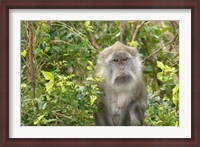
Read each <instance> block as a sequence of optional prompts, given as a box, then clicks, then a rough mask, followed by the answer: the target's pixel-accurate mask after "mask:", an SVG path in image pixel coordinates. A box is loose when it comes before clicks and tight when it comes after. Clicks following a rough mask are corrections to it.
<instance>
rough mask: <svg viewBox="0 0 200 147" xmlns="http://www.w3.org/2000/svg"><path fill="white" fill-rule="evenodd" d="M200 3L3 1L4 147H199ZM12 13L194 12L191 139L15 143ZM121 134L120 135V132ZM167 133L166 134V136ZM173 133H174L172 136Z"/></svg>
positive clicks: (178, 0) (177, 0) (164, 0)
mask: <svg viewBox="0 0 200 147" xmlns="http://www.w3.org/2000/svg"><path fill="white" fill-rule="evenodd" d="M199 7H200V1H199V0H162V1H161V0H124V1H123V0H109V1H108V0H96V1H94V0H65V1H64V0H48V1H47V0H3V1H1V12H0V14H1V19H0V20H1V22H0V28H1V35H0V41H1V44H0V60H1V61H0V64H1V66H0V68H1V69H0V78H1V79H0V86H1V87H0V91H1V93H0V98H1V103H0V105H1V106H0V112H1V118H0V119H1V120H0V126H1V127H0V132H1V133H0V140H1V144H0V146H2V147H18V146H19V147H27V146H29V147H34V146H41V147H45V146H50V147H51V146H52V147H55V146H58V147H62V146H109V147H110V146H134V147H135V146H136V147H200V141H199V138H200V135H199V134H200V106H199V104H200V100H199V96H200V94H199V83H200V81H199V63H200V59H199V50H200V46H199V44H200V43H199V42H200V29H199V26H200V15H199V14H200V13H199ZM10 9H191V12H192V22H191V24H192V30H191V32H192V34H191V36H192V40H191V41H192V47H191V48H192V61H191V64H192V65H191V67H192V71H191V75H192V77H191V79H192V87H191V91H192V95H191V98H192V106H191V108H192V111H191V112H192V114H191V116H192V120H191V124H192V132H191V138H189V139H186V138H173V139H172V138H171V139H170V136H169V138H166V139H158V138H148V139H144V138H140V139H138V138H137V139H136V138H135V139H117V138H113V139H83V138H82V139H68V138H66V139H56V138H53V139H47V138H46V139H41V138H37V139H25V138H20V139H17V138H15V139H12V138H9V10H10ZM119 133H120V132H119ZM163 133H164V132H163ZM171 133H173V132H171Z"/></svg>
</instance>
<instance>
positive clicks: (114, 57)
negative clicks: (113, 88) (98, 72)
mask: <svg viewBox="0 0 200 147" xmlns="http://www.w3.org/2000/svg"><path fill="white" fill-rule="evenodd" d="M106 62H108V64H107V66H108V70H109V72H110V73H111V74H110V75H111V76H110V80H111V83H112V84H114V85H121V84H128V83H132V82H133V80H135V74H134V71H135V70H134V67H135V65H134V58H133V56H131V54H129V53H128V52H126V51H118V52H114V53H112V54H111V55H110V56H109V57H108V58H107V61H106Z"/></svg>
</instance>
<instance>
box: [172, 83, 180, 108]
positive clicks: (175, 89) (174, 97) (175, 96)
mask: <svg viewBox="0 0 200 147" xmlns="http://www.w3.org/2000/svg"><path fill="white" fill-rule="evenodd" d="M178 90H179V86H178V84H177V85H176V86H175V87H174V88H173V90H172V91H173V97H172V101H173V103H174V105H176V106H177V104H178Z"/></svg>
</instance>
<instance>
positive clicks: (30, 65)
mask: <svg viewBox="0 0 200 147" xmlns="http://www.w3.org/2000/svg"><path fill="white" fill-rule="evenodd" d="M32 27H33V26H32V22H30V21H28V22H27V42H28V54H27V55H28V58H27V59H28V69H29V74H30V80H31V83H32V88H33V100H34V105H35V108H36V110H37V111H38V109H39V108H38V103H37V102H35V100H36V97H37V92H36V81H35V69H34V66H33V54H32V50H33V29H32Z"/></svg>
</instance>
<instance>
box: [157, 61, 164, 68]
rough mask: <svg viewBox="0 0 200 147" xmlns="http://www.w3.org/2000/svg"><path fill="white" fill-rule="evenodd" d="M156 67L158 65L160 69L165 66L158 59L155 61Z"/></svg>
mask: <svg viewBox="0 0 200 147" xmlns="http://www.w3.org/2000/svg"><path fill="white" fill-rule="evenodd" d="M157 67H159V68H160V69H162V70H164V69H165V66H164V64H163V63H162V62H160V61H157Z"/></svg>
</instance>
